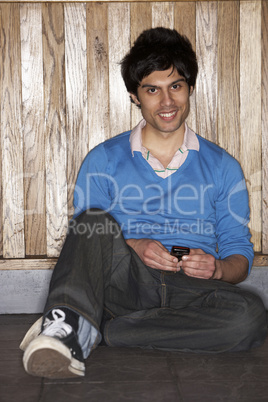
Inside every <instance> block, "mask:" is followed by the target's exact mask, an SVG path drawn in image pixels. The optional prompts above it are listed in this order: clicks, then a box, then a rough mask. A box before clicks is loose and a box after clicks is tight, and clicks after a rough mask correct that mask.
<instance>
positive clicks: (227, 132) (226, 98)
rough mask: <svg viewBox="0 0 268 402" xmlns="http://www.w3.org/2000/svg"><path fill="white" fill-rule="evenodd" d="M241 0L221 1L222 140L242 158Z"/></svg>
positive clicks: (220, 117)
mask: <svg viewBox="0 0 268 402" xmlns="http://www.w3.org/2000/svg"><path fill="white" fill-rule="evenodd" d="M239 21H240V14H239V1H223V2H221V3H219V5H218V118H217V120H218V143H219V145H220V146H221V147H223V148H224V149H226V150H227V151H228V152H229V153H230V154H231V155H233V156H234V157H235V158H236V159H238V160H239V158H240V135H239V134H240V119H239V116H240V109H239V90H240V88H239V77H240V75H239V74H240V70H239Z"/></svg>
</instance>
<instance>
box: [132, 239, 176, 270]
mask: <svg viewBox="0 0 268 402" xmlns="http://www.w3.org/2000/svg"><path fill="white" fill-rule="evenodd" d="M126 242H127V244H128V245H129V246H130V247H132V248H133V249H134V250H135V251H136V253H137V254H138V256H139V257H140V259H141V260H142V262H143V263H144V264H145V265H148V266H149V267H151V268H154V269H159V270H162V271H174V272H177V271H179V270H180V265H179V262H178V259H177V257H174V256H172V255H170V253H169V251H168V250H167V249H166V248H165V247H164V246H163V244H162V243H160V242H159V241H157V240H151V239H128V240H126Z"/></svg>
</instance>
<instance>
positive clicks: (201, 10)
mask: <svg viewBox="0 0 268 402" xmlns="http://www.w3.org/2000/svg"><path fill="white" fill-rule="evenodd" d="M217 10H218V5H217V2H213V1H211V2H203V1H201V2H198V3H197V4H196V32H197V39H196V51H197V55H198V63H199V74H198V77H197V84H196V102H197V131H198V133H199V134H200V135H201V136H202V137H204V138H207V139H209V140H210V141H213V142H217V34H216V32H217Z"/></svg>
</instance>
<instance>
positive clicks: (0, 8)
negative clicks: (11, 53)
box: [0, 4, 10, 255]
mask: <svg viewBox="0 0 268 402" xmlns="http://www.w3.org/2000/svg"><path fill="white" fill-rule="evenodd" d="M7 6H10V5H5V4H0V27H1V28H0V49H1V54H2V57H1V59H0V60H1V62H0V255H3V230H2V228H3V186H2V175H3V173H2V129H1V128H2V126H1V114H2V113H4V111H3V109H2V102H1V99H3V97H4V94H3V88H4V87H3V74H4V66H3V64H4V63H3V59H2V58H3V55H4V51H3V50H2V49H4V46H5V35H4V29H3V27H4V22H3V14H4V8H5V7H7Z"/></svg>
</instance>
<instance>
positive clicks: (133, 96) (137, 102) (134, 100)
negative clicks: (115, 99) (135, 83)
mask: <svg viewBox="0 0 268 402" xmlns="http://www.w3.org/2000/svg"><path fill="white" fill-rule="evenodd" d="M129 96H130V97H131V99H132V100H133V102H134V103H135V104H136V105H137V106H140V101H139V99H138V98H137V96H136V95H135V94H132V93H129Z"/></svg>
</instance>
